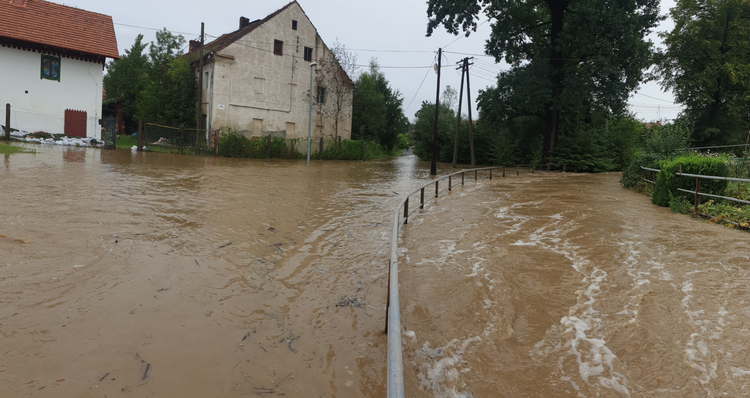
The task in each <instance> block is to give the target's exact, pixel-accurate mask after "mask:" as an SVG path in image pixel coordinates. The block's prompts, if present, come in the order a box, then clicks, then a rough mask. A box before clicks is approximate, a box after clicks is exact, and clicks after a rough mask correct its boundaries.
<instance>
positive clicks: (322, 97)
mask: <svg viewBox="0 0 750 398" xmlns="http://www.w3.org/2000/svg"><path fill="white" fill-rule="evenodd" d="M315 101H317V102H318V103H319V104H325V103H326V88H325V87H320V86H318V95H317V96H316V97H315Z"/></svg>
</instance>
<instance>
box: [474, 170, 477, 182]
mask: <svg viewBox="0 0 750 398" xmlns="http://www.w3.org/2000/svg"><path fill="white" fill-rule="evenodd" d="M476 180H477V170H476V169H474V181H476Z"/></svg>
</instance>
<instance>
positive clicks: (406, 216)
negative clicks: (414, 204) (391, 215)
mask: <svg viewBox="0 0 750 398" xmlns="http://www.w3.org/2000/svg"><path fill="white" fill-rule="evenodd" d="M408 223H409V198H406V200H405V201H404V225H406V224H408Z"/></svg>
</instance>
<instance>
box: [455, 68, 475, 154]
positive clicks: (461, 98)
mask: <svg viewBox="0 0 750 398" xmlns="http://www.w3.org/2000/svg"><path fill="white" fill-rule="evenodd" d="M458 63H460V64H461V66H459V67H458V68H456V69H459V68H460V69H461V89H460V90H458V115H457V116H458V117H457V118H456V119H458V122H457V123H456V136H455V138H454V139H453V168H455V167H456V165H457V164H458V129H459V128H460V127H461V103H462V102H463V101H464V75H465V73H466V68H465V65H464V61H459V62H458ZM470 106H471V105H470Z"/></svg>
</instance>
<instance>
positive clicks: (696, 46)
mask: <svg viewBox="0 0 750 398" xmlns="http://www.w3.org/2000/svg"><path fill="white" fill-rule="evenodd" d="M670 14H671V16H672V18H673V19H674V22H675V27H674V29H672V31H671V32H666V33H663V34H662V35H661V36H662V37H663V38H664V43H665V44H666V46H667V48H666V50H665V51H664V52H662V53H661V54H660V62H659V64H658V70H659V72H660V75H661V77H662V79H663V80H662V86H663V87H664V88H665V89H672V90H673V91H674V93H675V97H676V99H677V101H678V102H680V103H682V104H684V105H685V111H684V115H685V116H686V117H687V119H688V120H689V121H690V122H692V123H693V133H692V138H693V143H694V144H696V145H700V146H704V145H726V144H738V143H744V142H745V140H744V139H745V137H746V134H747V132H748V129H750V1H748V0H680V1H678V2H677V6H676V7H674V8H672V10H671V11H670Z"/></svg>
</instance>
